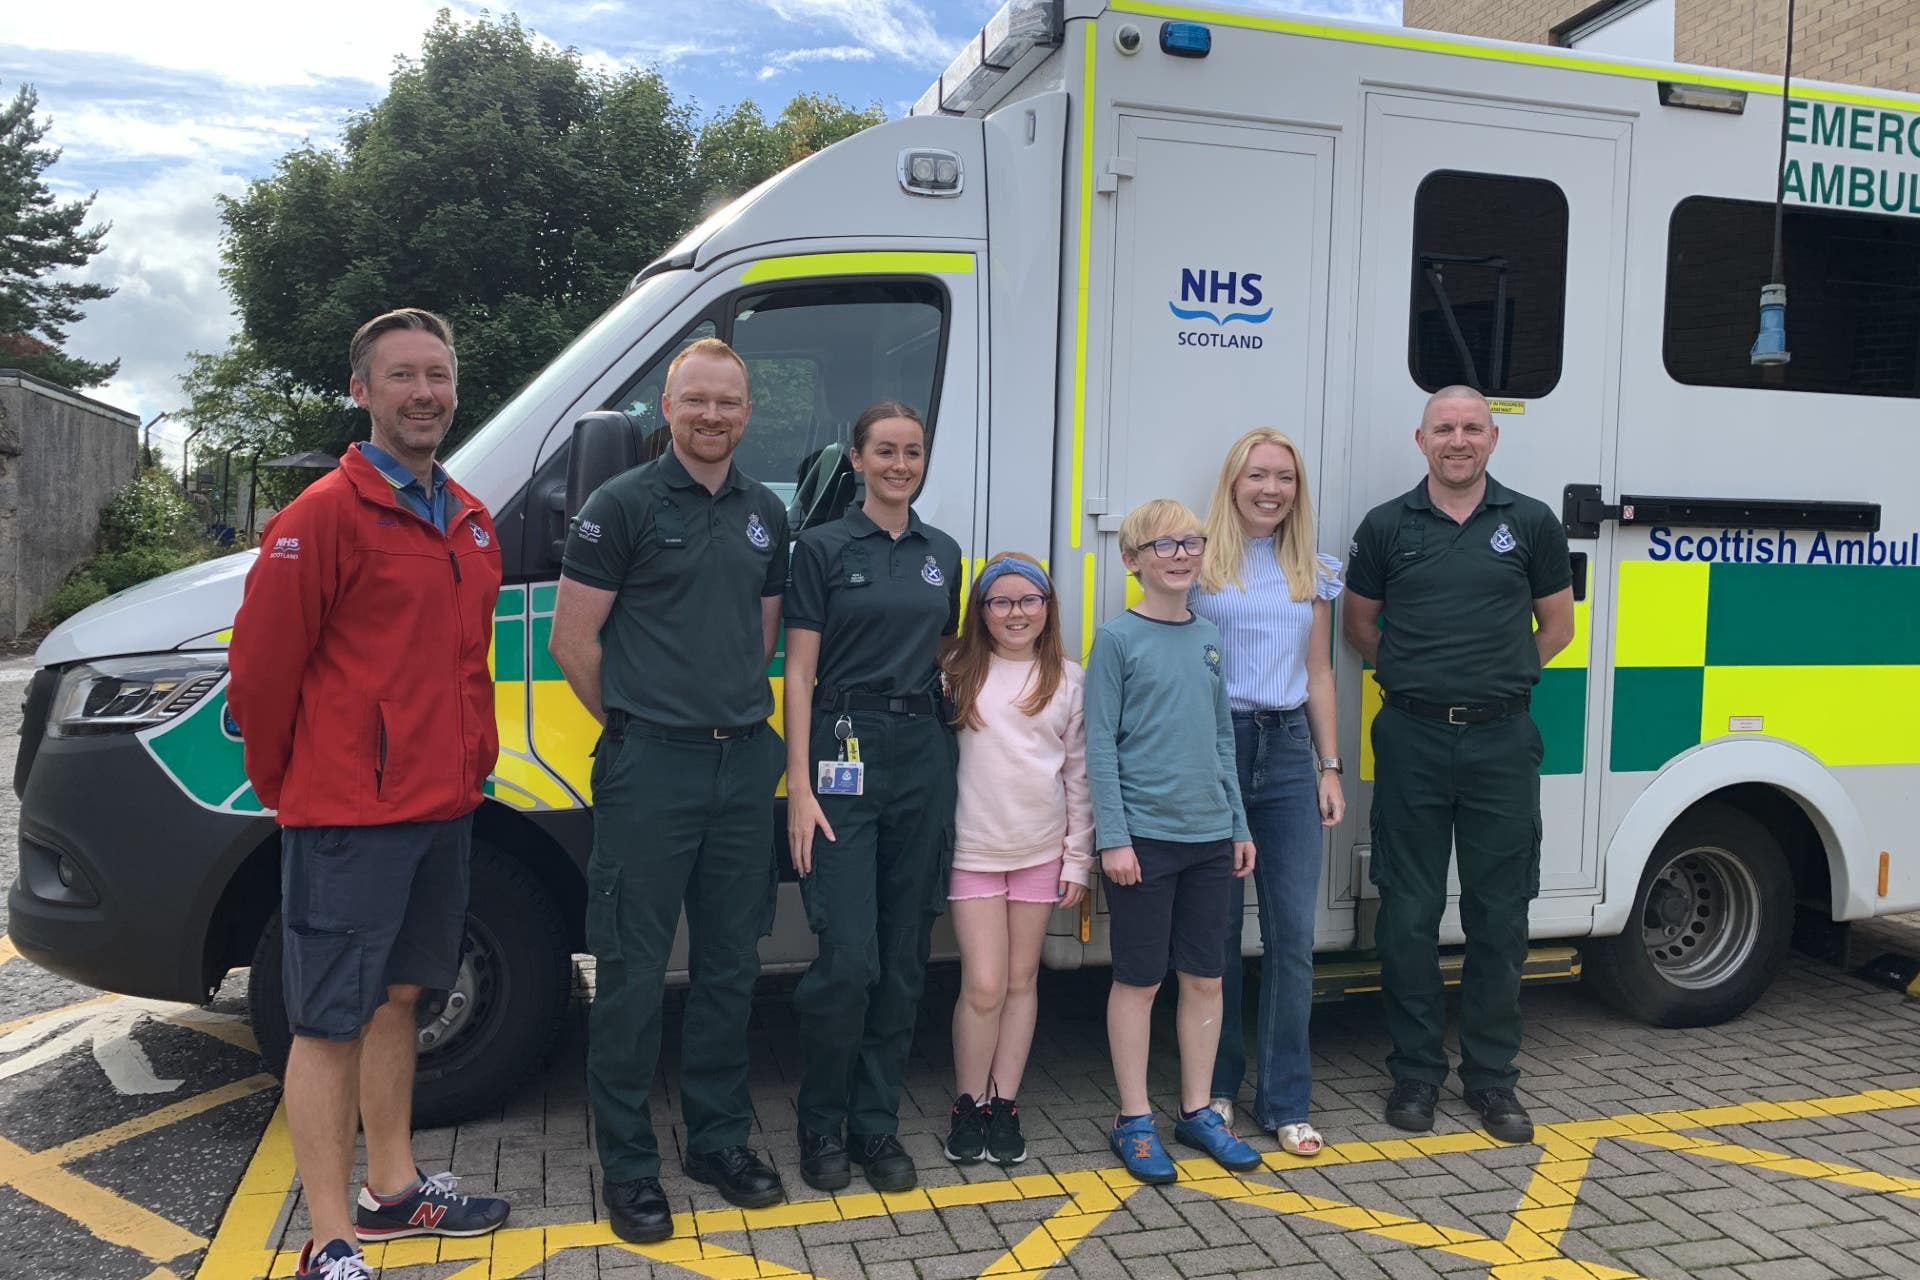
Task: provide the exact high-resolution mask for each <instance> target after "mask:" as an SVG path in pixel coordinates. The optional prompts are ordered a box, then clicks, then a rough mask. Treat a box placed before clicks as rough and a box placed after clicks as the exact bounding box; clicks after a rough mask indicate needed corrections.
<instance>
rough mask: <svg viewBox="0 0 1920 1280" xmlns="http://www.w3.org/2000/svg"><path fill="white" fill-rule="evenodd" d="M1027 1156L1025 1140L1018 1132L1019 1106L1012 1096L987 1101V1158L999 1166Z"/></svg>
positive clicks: (1021, 1159)
mask: <svg viewBox="0 0 1920 1280" xmlns="http://www.w3.org/2000/svg"><path fill="white" fill-rule="evenodd" d="M1026 1158H1027V1140H1026V1138H1025V1137H1024V1136H1022V1134H1021V1133H1020V1108H1019V1106H1018V1104H1016V1103H1015V1102H1014V1100H1013V1099H1012V1098H992V1099H989V1100H988V1102H987V1159H989V1160H991V1161H993V1163H995V1164H997V1165H999V1166H1000V1167H1001V1168H1008V1167H1010V1166H1013V1165H1016V1164H1020V1163H1021V1162H1023V1161H1024V1160H1026Z"/></svg>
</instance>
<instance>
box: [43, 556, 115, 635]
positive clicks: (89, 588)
mask: <svg viewBox="0 0 1920 1280" xmlns="http://www.w3.org/2000/svg"><path fill="white" fill-rule="evenodd" d="M110 594H112V593H111V592H109V591H108V590H107V587H106V584H105V583H103V582H101V581H100V579H98V578H96V577H94V576H93V575H92V574H90V573H88V572H86V570H85V569H82V570H80V571H79V572H77V573H75V574H74V575H73V576H72V577H71V578H68V579H67V582H66V585H65V586H63V587H61V588H60V589H59V590H58V591H56V592H54V593H53V599H51V600H49V601H47V603H46V604H45V605H44V606H42V608H41V610H40V618H39V620H40V621H42V622H45V623H47V624H49V625H51V624H53V623H56V622H64V621H66V620H67V619H68V618H71V617H72V616H73V615H74V614H76V613H78V612H80V611H81V610H82V609H84V608H86V607H87V606H88V605H90V604H98V603H100V602H101V601H102V600H105V599H106V598H107V597H108V596H109V595H110Z"/></svg>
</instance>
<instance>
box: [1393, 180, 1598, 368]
mask: <svg viewBox="0 0 1920 1280" xmlns="http://www.w3.org/2000/svg"><path fill="white" fill-rule="evenodd" d="M1412 297H1413V303H1412V315H1411V319H1410V323H1409V325H1408V333H1407V365H1408V368H1409V370H1410V371H1411V372H1412V374H1413V380H1414V381H1415V382H1417V383H1419V384H1420V386H1421V387H1423V388H1424V389H1426V390H1428V391H1438V390H1439V389H1440V388H1442V387H1446V386H1453V385H1455V384H1464V385H1466V386H1469V387H1477V388H1478V389H1479V390H1481V391H1483V392H1485V393H1486V394H1487V395H1490V396H1495V395H1497V396H1509V397H1513V398H1515V399H1522V400H1525V399H1532V398H1535V397H1538V396H1544V395H1546V394H1547V393H1548V392H1549V391H1552V390H1553V388H1554V386H1555V385H1556V384H1558V383H1559V381H1560V352H1561V342H1562V337H1563V334H1564V329H1565V315H1566V301H1567V198H1566V196H1565V194H1563V193H1562V192H1561V190H1560V188H1559V187H1557V186H1555V185H1554V184H1553V183H1551V182H1547V181H1545V180H1543V179H1540V178H1515V177H1508V176H1505V175H1501V174H1488V173H1458V172H1453V171H1450V170H1442V171H1440V172H1437V173H1433V174H1429V175H1428V176H1427V178H1426V180H1425V181H1424V182H1422V183H1421V184H1420V190H1419V192H1418V194H1416V195H1415V196H1414V205H1413V291H1412Z"/></svg>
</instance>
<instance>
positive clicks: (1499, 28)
mask: <svg viewBox="0 0 1920 1280" xmlns="http://www.w3.org/2000/svg"><path fill="white" fill-rule="evenodd" d="M1605 7H1606V6H1605V4H1604V3H1600V4H1596V3H1595V2H1594V0H1406V17H1405V21H1406V24H1407V25H1408V26H1409V27H1424V28H1426V29H1427V30H1430V31H1452V32H1457V33H1458V34H1460V35H1468V36H1487V37H1491V38H1493V39H1497V40H1522V41H1528V42H1530V43H1534V44H1548V43H1551V41H1552V39H1553V31H1554V28H1556V27H1561V26H1564V25H1566V24H1567V23H1568V22H1569V21H1571V20H1572V19H1574V18H1579V17H1584V16H1585V15H1587V14H1589V13H1595V12H1598V11H1599V10H1600V9H1603V8H1605ZM1786 20H1787V0H1675V4H1674V33H1673V37H1674V40H1673V43H1674V57H1675V58H1676V59H1677V60H1678V61H1680V62H1692V63H1699V64H1701V65H1704V66H1709V67H1732V68H1735V69H1738V70H1742V71H1761V72H1765V73H1767V74H1769V75H1779V74H1780V63H1781V60H1782V57H1783V55H1784V53H1785V48H1786ZM1793 40H1794V44H1793V74H1794V76H1795V77H1796V78H1798V77H1805V78H1807V79H1809V80H1831V81H1836V82H1838V83H1841V84H1864V85H1874V86H1877V87H1879V88H1882V89H1897V90H1900V91H1902V92H1905V93H1920V0H1799V3H1798V7H1797V9H1796V10H1795V14H1794V37H1793Z"/></svg>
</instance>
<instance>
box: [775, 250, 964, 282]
mask: <svg viewBox="0 0 1920 1280" xmlns="http://www.w3.org/2000/svg"><path fill="white" fill-rule="evenodd" d="M972 274H973V255H972V254H970V253H802V254H794V255H792V256H789V257H783V258H762V259H760V261H758V262H756V263H754V264H752V265H751V266H749V267H748V268H747V269H746V270H745V271H742V272H741V273H740V281H741V283H743V284H759V283H762V282H763V281H767V280H805V279H809V278H812V277H814V276H880V275H886V276H890V275H935V276H970V275H972Z"/></svg>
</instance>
